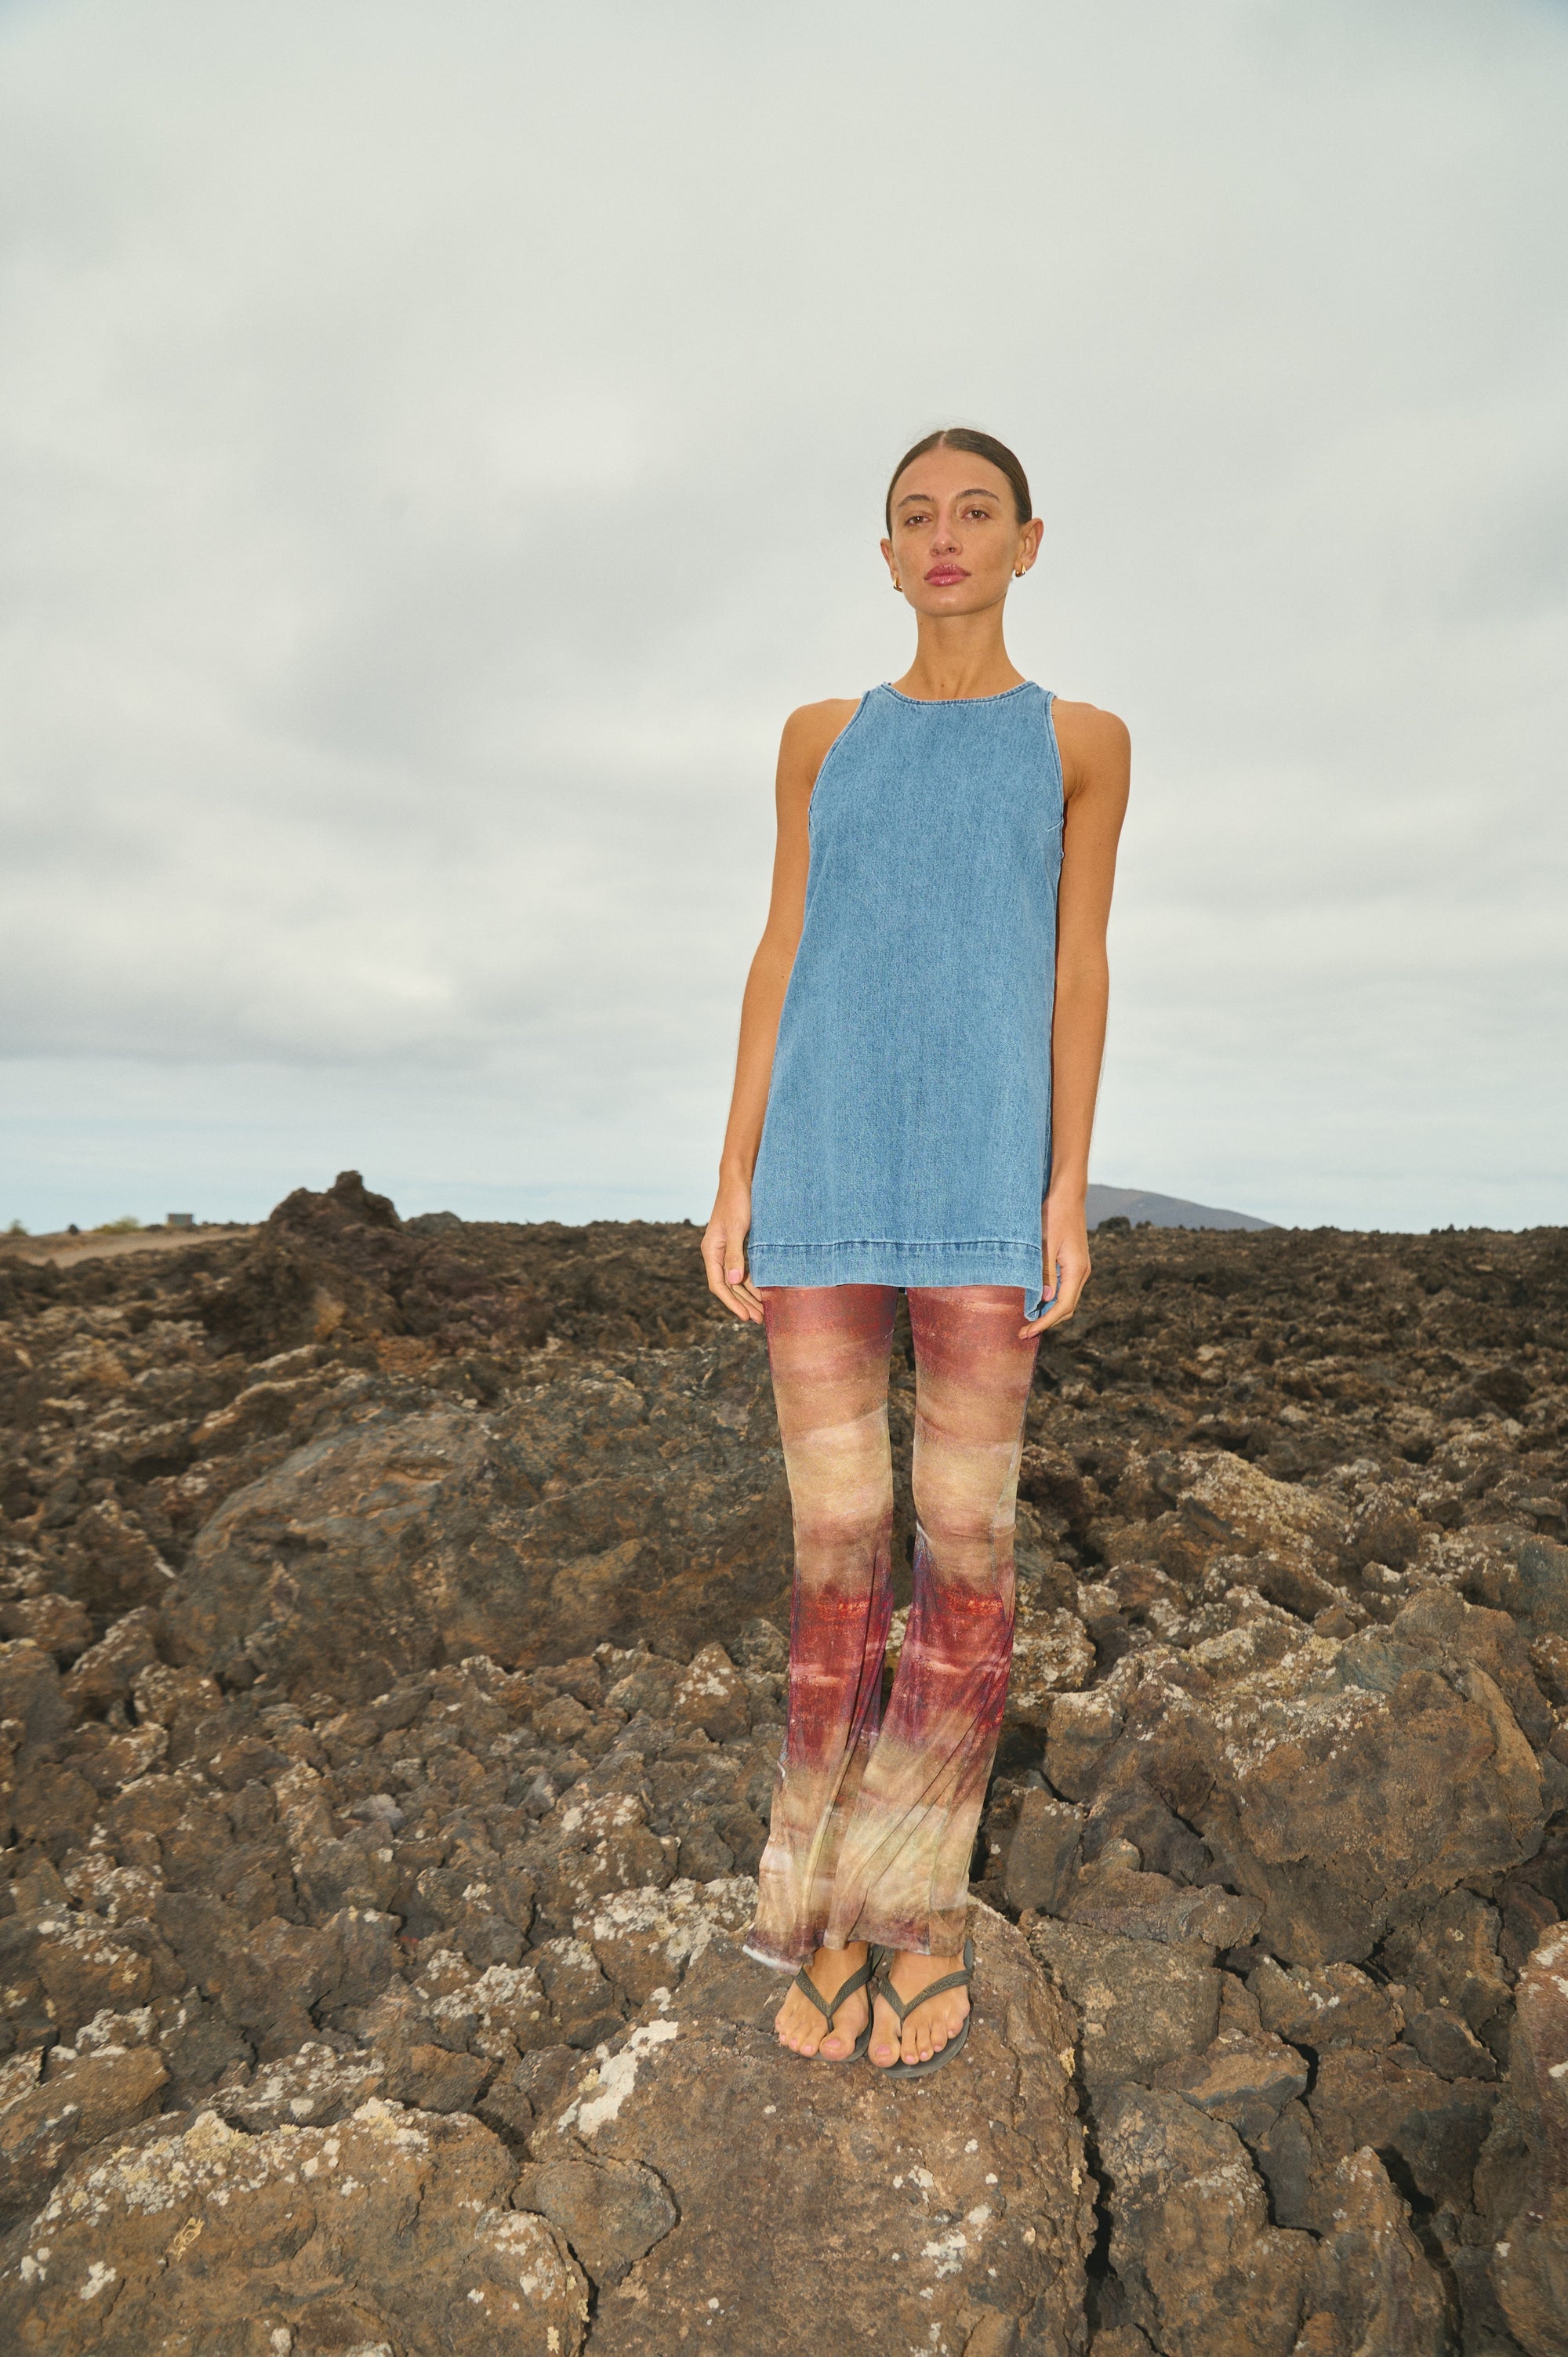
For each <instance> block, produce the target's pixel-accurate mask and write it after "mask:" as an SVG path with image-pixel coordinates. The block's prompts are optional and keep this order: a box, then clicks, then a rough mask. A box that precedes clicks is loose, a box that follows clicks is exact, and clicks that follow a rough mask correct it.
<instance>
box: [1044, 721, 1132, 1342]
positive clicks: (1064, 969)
mask: <svg viewBox="0 0 1568 2357" xmlns="http://www.w3.org/2000/svg"><path fill="white" fill-rule="evenodd" d="M1054 715H1055V719H1056V726H1057V742H1058V746H1059V747H1060V748H1061V757H1062V780H1063V789H1064V793H1065V797H1066V821H1065V825H1064V830H1063V836H1062V872H1061V883H1060V887H1059V889H1058V896H1057V996H1056V1012H1055V1015H1054V1017H1053V1018H1052V1022H1051V1176H1050V1185H1049V1188H1048V1189H1047V1195H1046V1203H1045V1211H1044V1214H1043V1235H1044V1241H1045V1266H1046V1284H1047V1292H1048V1293H1049V1296H1050V1302H1051V1306H1050V1308H1048V1309H1047V1311H1046V1312H1045V1313H1044V1315H1043V1316H1042V1317H1039V1318H1036V1319H1035V1320H1034V1322H1033V1323H1032V1324H1031V1325H1027V1326H1026V1327H1025V1328H1024V1329H1023V1331H1024V1332H1025V1333H1026V1334H1039V1333H1043V1332H1044V1331H1045V1329H1046V1328H1047V1327H1048V1326H1060V1325H1065V1323H1066V1322H1067V1320H1068V1319H1069V1318H1070V1317H1071V1316H1072V1314H1073V1311H1074V1310H1075V1309H1076V1308H1078V1300H1079V1294H1080V1293H1081V1292H1082V1291H1083V1288H1084V1286H1085V1285H1086V1284H1087V1283H1088V1281H1089V1267H1090V1261H1089V1229H1088V1223H1087V1221H1086V1219H1085V1215H1084V1196H1085V1194H1086V1192H1087V1190H1088V1187H1089V1139H1090V1131H1091V1130H1092V1129H1093V1127H1094V1100H1095V1095H1096V1093H1097V1092H1098V1090H1099V1087H1100V1060H1101V1056H1102V1055H1103V1053H1104V1050H1105V1009H1106V1004H1107V1001H1108V999H1109V997H1110V992H1111V972H1110V967H1109V965H1108V963H1107V962H1106V955H1105V929H1106V925H1107V923H1108V921H1109V920H1110V916H1111V888H1112V884H1113V883H1114V882H1115V879H1116V844H1117V839H1118V837H1119V836H1120V834H1121V832H1122V817H1123V815H1124V813H1125V812H1126V808H1127V786H1128V778H1129V773H1130V770H1131V767H1132V748H1131V741H1130V739H1129V737H1128V735H1127V731H1126V729H1125V727H1124V726H1122V722H1121V721H1120V720H1118V719H1117V718H1116V716H1115V715H1114V713H1111V712H1100V711H1097V710H1096V708H1095V707H1094V705H1092V704H1059V703H1058V705H1056V706H1055V708H1054ZM1053 1276H1054V1279H1055V1286H1054V1292H1053V1291H1051V1290H1050V1288H1051V1286H1052V1280H1053Z"/></svg>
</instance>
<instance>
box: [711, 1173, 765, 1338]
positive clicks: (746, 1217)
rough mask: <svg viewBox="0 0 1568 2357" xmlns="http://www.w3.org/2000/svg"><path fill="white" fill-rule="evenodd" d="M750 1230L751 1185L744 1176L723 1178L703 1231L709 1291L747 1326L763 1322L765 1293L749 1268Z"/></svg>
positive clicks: (758, 1324)
mask: <svg viewBox="0 0 1568 2357" xmlns="http://www.w3.org/2000/svg"><path fill="white" fill-rule="evenodd" d="M750 1232H751V1189H750V1187H749V1186H748V1185H747V1183H746V1180H745V1179H720V1181H719V1191H718V1197H717V1200H715V1202H714V1216H713V1218H712V1219H711V1220H710V1221H709V1222H708V1224H707V1227H706V1229H705V1231H704V1232H703V1267H704V1268H705V1269H706V1270H707V1272H708V1291H709V1292H710V1293H711V1294H713V1295H714V1297H715V1298H716V1299H717V1300H719V1301H722V1302H723V1303H724V1306H725V1308H726V1309H728V1310H731V1311H733V1312H734V1314H735V1316H736V1318H743V1319H744V1320H745V1321H746V1324H747V1325H748V1326H760V1325H761V1324H762V1322H763V1309H762V1296H761V1295H760V1294H759V1293H758V1292H757V1288H756V1286H754V1285H753V1284H752V1282H751V1279H750V1277H749V1276H748V1275H746V1237H747V1236H748V1235H749V1234H750Z"/></svg>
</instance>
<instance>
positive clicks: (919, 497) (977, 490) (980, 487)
mask: <svg viewBox="0 0 1568 2357" xmlns="http://www.w3.org/2000/svg"><path fill="white" fill-rule="evenodd" d="M958 497H959V498H960V499H961V500H1000V499H1001V497H1002V494H1001V492H1000V491H992V490H987V489H986V487H985V485H984V484H983V483H976V484H974V485H973V486H972V489H971V490H967V491H960V492H959V494H958ZM911 500H915V501H916V502H917V503H918V505H919V506H921V507H927V508H934V507H935V506H936V504H937V502H936V500H935V499H934V498H933V497H932V495H931V493H930V492H929V491H906V492H905V494H904V496H903V498H902V499H901V500H898V501H897V505H898V506H899V507H901V508H907V507H908V505H909V503H910V501H911Z"/></svg>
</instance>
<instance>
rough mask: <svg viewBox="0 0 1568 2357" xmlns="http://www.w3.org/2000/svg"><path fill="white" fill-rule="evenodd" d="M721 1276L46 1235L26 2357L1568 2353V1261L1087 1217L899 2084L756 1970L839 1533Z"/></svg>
mask: <svg viewBox="0 0 1568 2357" xmlns="http://www.w3.org/2000/svg"><path fill="white" fill-rule="evenodd" d="M696 1243H697V1238H696V1233H695V1231H694V1230H693V1229H691V1228H690V1227H676V1226H669V1227H656V1226H643V1225H640V1224H635V1223H634V1224H630V1225H612V1224H602V1225H596V1226H591V1227H587V1228H576V1229H568V1228H563V1227H557V1226H550V1225H546V1226H537V1227H518V1226H505V1225H478V1224H463V1223H460V1222H455V1221H451V1220H449V1219H448V1218H447V1217H446V1215H435V1216H433V1217H429V1218H425V1219H423V1220H417V1221H412V1222H407V1223H404V1222H401V1221H400V1220H399V1219H398V1217H397V1215H396V1213H395V1211H393V1210H392V1206H391V1205H390V1204H388V1203H387V1202H385V1200H383V1199H381V1198H378V1197H376V1196H374V1195H371V1194H369V1193H367V1191H366V1190H365V1189H363V1187H362V1186H361V1185H360V1182H359V1180H358V1179H356V1178H354V1176H353V1175H352V1174H349V1175H347V1176H346V1177H345V1178H344V1179H341V1180H339V1181H338V1185H337V1186H336V1187H335V1188H334V1189H332V1190H331V1192H330V1193H329V1194H328V1195H326V1196H313V1195H308V1194H306V1193H304V1192H300V1193H298V1194H295V1195H294V1196H291V1197H290V1198H289V1199H288V1200H287V1201H286V1202H285V1203H283V1204H281V1205H280V1206H279V1207H278V1210H277V1211H275V1212H274V1214H273V1216H272V1218H271V1220H270V1221H268V1222H266V1223H265V1225H264V1226H263V1228H261V1229H260V1230H258V1231H256V1232H253V1233H252V1234H251V1235H249V1236H244V1237H240V1238H236V1239H234V1240H233V1241H231V1242H224V1241H222V1240H206V1241H203V1242H202V1243H200V1245H199V1246H192V1247H191V1248H189V1249H186V1250H178V1249H176V1250H161V1251H159V1252H158V1253H157V1254H150V1255H137V1254H130V1253H127V1254H119V1255H104V1256H98V1257H94V1258H83V1259H81V1260H79V1261H77V1262H75V1263H74V1264H72V1265H67V1266H61V1265H55V1264H54V1263H52V1262H47V1261H39V1260H38V1259H36V1258H25V1257H23V1256H22V1255H21V1254H19V1253H10V1254H0V1427H3V1429H0V1515H3V1519H0V1768H3V1770H4V1781H3V1792H0V1812H3V1813H4V1817H5V1824H4V1828H3V1838H4V1841H5V1847H4V1849H3V1850H0V1875H3V1881H0V1987H3V2002H4V2016H5V2027H4V2029H3V2030H0V2049H3V2051H0V2210H3V2221H0V2222H3V2224H4V2227H5V2240H4V2242H0V2338H3V2340H4V2343H5V2345H6V2346H14V2347H16V2348H18V2349H23V2350H26V2349H34V2348H37V2349H43V2348H45V2347H48V2349H50V2350H51V2351H58V2352H61V2353H62V2357H67V2352H72V2351H87V2350H92V2351H99V2352H112V2353H113V2357H134V2353H135V2357H139V2352H145V2351H159V2352H171V2353H172V2352H190V2357H196V2352H201V2357H229V2353H230V2352H233V2357H252V2352H254V2357H289V2352H298V2357H317V2352H323V2357H325V2352H341V2353H342V2357H377V2352H392V2357H424V2352H437V2351H443V2352H445V2351H452V2352H462V2351H468V2350H472V2351H474V2352H478V2351H480V2350H481V2349H482V2350H484V2351H486V2352H511V2351H516V2352H534V2351H537V2352H541V2357H547V2352H555V2353H556V2357H559V2353H560V2352H564V2353H565V2357H571V2352H578V2351H582V2350H587V2351H589V2352H596V2357H609V2352H634V2351H635V2352H639V2357H677V2352H686V2351H693V2352H694V2351H698V2350H704V2349H705V2350H711V2351H715V2352H734V2357H774V2353H775V2352H777V2357H787V2352H796V2351H805V2350H808V2349H810V2350H812V2351H817V2350H820V2349H822V2348H824V2347H839V2348H843V2349H850V2348H853V2349H855V2350H857V2351H858V2350H865V2351H868V2352H884V2351H886V2352H890V2357H891V2353H892V2352H897V2357H903V2352H906V2351H910V2352H913V2351H919V2352H932V2357H944V2353H945V2352H950V2357H958V2352H967V2357H1008V2352H1014V2357H1069V2352H1075V2353H1076V2352H1089V2351H1092V2352H1095V2357H1148V2352H1151V2351H1157V2352H1163V2357H1232V2352H1234V2357H1351V2353H1352V2352H1357V2357H1380V2353H1382V2352H1386V2357H1438V2352H1452V2357H1460V2352H1464V2357H1516V2352H1519V2351H1521V2350H1522V2351H1524V2352H1528V2357H1563V2352H1568V2322H1565V2320H1564V2319H1568V1925H1565V1924H1564V1922H1563V1917H1564V1916H1565V1915H1568V1545H1565V1544H1564V1538H1565V1532H1564V1504H1565V1497H1568V1488H1565V1485H1568V1318H1565V1310H1568V1236H1565V1235H1564V1233H1563V1232H1561V1231H1551V1232H1534V1233H1530V1234H1524V1235H1498V1234H1480V1233H1474V1232H1472V1233H1466V1234H1453V1233H1449V1234H1444V1235H1432V1236H1380V1235H1349V1234H1340V1233H1333V1232H1318V1233H1314V1234H1305V1233H1299V1232H1263V1233H1226V1234H1223V1235H1221V1234H1215V1233H1206V1232H1188V1231H1168V1230H1153V1229H1141V1230H1136V1231H1116V1230H1112V1231H1109V1232H1108V1231H1105V1230H1101V1233H1100V1235H1099V1237H1098V1239H1097V1243H1096V1259H1097V1268H1096V1274H1095V1278H1094V1283H1093V1286H1092V1288H1091V1292H1090V1297H1089V1305H1088V1306H1087V1307H1086V1308H1085V1310H1084V1311H1083V1313H1082V1314H1081V1315H1080V1316H1079V1318H1078V1320H1077V1321H1076V1322H1075V1323H1074V1325H1073V1326H1072V1327H1071V1328H1070V1329H1069V1330H1068V1333H1067V1334H1066V1335H1065V1336H1064V1337H1063V1338H1062V1339H1060V1340H1053V1341H1052V1342H1051V1343H1050V1344H1049V1346H1048V1347H1047V1350H1046V1351H1045V1352H1044V1353H1043V1355H1042V1361H1041V1366H1040V1372H1039V1377H1038V1381H1037V1383H1036V1390H1035V1394H1034V1397H1033V1399H1032V1402H1031V1406H1030V1411H1029V1421H1028V1431H1027V1447H1026V1456H1025V1465H1024V1474H1023V1481H1022V1498H1023V1503H1022V1506H1021V1511H1020V1541H1021V1544H1020V1555H1019V1566H1020V1604H1021V1609H1020V1620H1019V1643H1018V1652H1017V1658H1016V1662H1015V1673H1014V1679H1013V1686H1012V1692H1011V1696H1010V1705H1009V1717H1008V1723H1007V1726H1006V1728H1005V1731H1004V1738H1003V1743H1002V1748H1001V1751H1000V1753H999V1756H998V1760H997V1772H996V1777H995V1780H994V1783H993V1792H992V1795H991V1800H990V1804H989V1807H988V1811H987V1815H986V1820H985V1824H984V1827H983V1837H982V1841H981V1844H980V1849H979V1854H978V1856H977V1860H976V1873H977V1877H978V1880H977V1894H978V1902H979V1903H977V1907H976V1915H975V1921H976V1938H977V1946H978V1948H979V1951H980V1974H979V1995H978V2004H977V2022H976V2031H975V2035H974V2037H973V2038H972V2040H971V2041H970V2046H969V2049H968V2050H967V2052H966V2055H965V2056H964V2058H963V2059H962V2060H961V2061H960V2062H959V2063H958V2064H957V2065H955V2066H954V2067H953V2068H952V2069H951V2070H950V2071H947V2072H943V2073H941V2074H940V2076H939V2077H937V2078H935V2079H933V2080H931V2081H929V2082H926V2083H922V2084H919V2085H918V2086H916V2087H912V2088H910V2087H902V2088H901V2087H898V2086H897V2085H890V2084H888V2083H886V2081H883V2080H881V2079H880V2078H879V2077H878V2075H877V2074H876V2073H875V2072H873V2071H871V2070H870V2069H869V2068H857V2069H851V2070H842V2071H834V2070H832V2069H830V2068H828V2067H825V2066H823V2067H820V2068H814V2069H808V2068H806V2067H804V2066H801V2065H800V2064H798V2063H796V2062H794V2061H792V2060H791V2059H790V2058H789V2057H786V2056H783V2055H782V2054H781V2053H780V2052H779V2050H778V2049H777V2048H776V2047H775V2045H774V2044H773V2042H772V2041H771V2040H770V2039H769V2038H768V2034H767V2029H766V2023H767V2020H768V2015H769V2013H770V2011H771V2009H772V2006H773V2005H774V2003H776V2001H777V1994H778V1985H777V1983H776V1981H775V1980H774V1978H773V1977H772V1976H771V1975H768V1974H766V1973H764V1972H763V1971H761V1970H760V1968H758V1967H757V1966H755V1965H753V1964H750V1963H748V1962H747V1961H746V1959H745V1958H743V1957H742V1956H741V1955H740V1954H739V1952H738V1937H739V1934H740V1932H741V1931H742V1929H743V1928H744V1925H745V1923H746V1921H747V1918H748V1911H749V1905H750V1900H751V1889H752V1886H751V1883H750V1880H749V1878H750V1876H751V1874H752V1873H753V1871H754V1869H755V1867H756V1864H757V1857H758V1855H759V1853H760V1849H761V1846H762V1843H763V1840H764V1838H765V1827H766V1817H767V1812H768V1799H769V1790H770V1782H771V1777H772V1771H773V1763H774V1760H775V1757H776V1753H777V1749H778V1745H779V1734H780V1727H781V1720H782V1703H783V1691H784V1689H783V1670H784V1665H785V1659H786V1640H785V1634H784V1632H785V1631H786V1630H787V1627H788V1609H789V1601H788V1599H789V1512H788V1499H787V1493H786V1491H785V1486H784V1481H783V1476H782V1469H781V1466H780V1462H779V1452H778V1447H777V1437H776V1433H775V1428H774V1425H773V1421H772V1415H771V1408H770V1403H769V1395H768V1383H767V1373H766V1363H765V1357H764V1351H763V1348H762V1344H761V1340H760V1337H759V1336H758V1335H757V1333H756V1332H755V1331H752V1330H741V1329H736V1328H735V1327H734V1326H732V1325H731V1324H730V1322H729V1321H728V1320H727V1319H726V1318H725V1317H724V1316H723V1314H722V1313H721V1312H720V1311H718V1310H717V1309H716V1308H715V1307H714V1305H713V1304H712V1303H711V1302H710V1301H709V1300H708V1298H707V1297H706V1295H705V1293H704V1291H703V1286H702V1282H701V1275H700V1269H699V1264H698V1259H697V1253H696ZM911 1406H912V1373H911V1370H910V1366H909V1362H908V1351H907V1346H906V1344H905V1343H904V1342H903V1341H901V1342H900V1344H899V1346H898V1349H897V1355H896V1361H895V1368H894V1397H893V1420H894V1428H895V1433H896V1436H897V1440H898V1444H899V1446H900V1448H903V1449H905V1450H906V1451H907V1449H908V1439H909V1433H910V1421H911ZM901 1543H902V1544H905V1545H906V1547H907V1544H908V1526H907V1521H906V1523H904V1524H903V1525H901Z"/></svg>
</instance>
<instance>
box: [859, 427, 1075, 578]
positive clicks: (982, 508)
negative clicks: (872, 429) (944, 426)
mask: <svg viewBox="0 0 1568 2357" xmlns="http://www.w3.org/2000/svg"><path fill="white" fill-rule="evenodd" d="M1043 530H1044V526H1043V525H1042V524H1041V523H1040V522H1039V521H1038V519H1037V518H1036V520H1035V521H1034V522H1030V523H1026V524H1020V522H1018V517H1017V512H1016V511H1015V508H1014V505H1013V491H1012V487H1011V485H1010V484H1009V483H1008V480H1007V478H1006V476H1005V475H1004V474H1003V473H1002V472H1001V470H1000V469H999V468H995V467H993V466H992V465H991V464H990V463H989V461H988V460H986V459H984V458H977V457H975V456H974V454H973V452H972V451H970V450H944V449H937V450H928V451H927V452H926V454H925V456H924V457H920V458H915V459H912V460H911V461H910V463H909V465H908V467H906V468H905V469H904V472H903V473H902V474H901V475H900V476H899V478H898V479H897V482H896V483H895V484H894V486H893V535H892V538H891V539H890V540H885V541H884V542H883V544H882V554H883V555H884V556H885V557H886V560H887V569H888V571H889V573H890V574H891V575H892V576H893V580H894V583H895V585H896V587H898V588H899V589H900V590H902V592H903V594H904V596H905V597H907V598H908V601H909V603H910V605H911V606H913V607H914V608H915V610H916V612H917V613H920V614H973V613H978V612H979V611H980V610H981V608H983V607H986V606H995V605H1000V603H1001V601H1002V599H1003V598H1004V597H1005V596H1006V595H1007V589H1008V585H1009V583H1010V582H1011V581H1012V579H1013V576H1014V574H1015V571H1016V570H1017V568H1018V566H1019V565H1024V566H1026V567H1027V566H1028V565H1032V564H1033V563H1034V561H1035V556H1036V551H1037V550H1038V548H1039V545H1040V534H1041V533H1042V531H1043Z"/></svg>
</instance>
